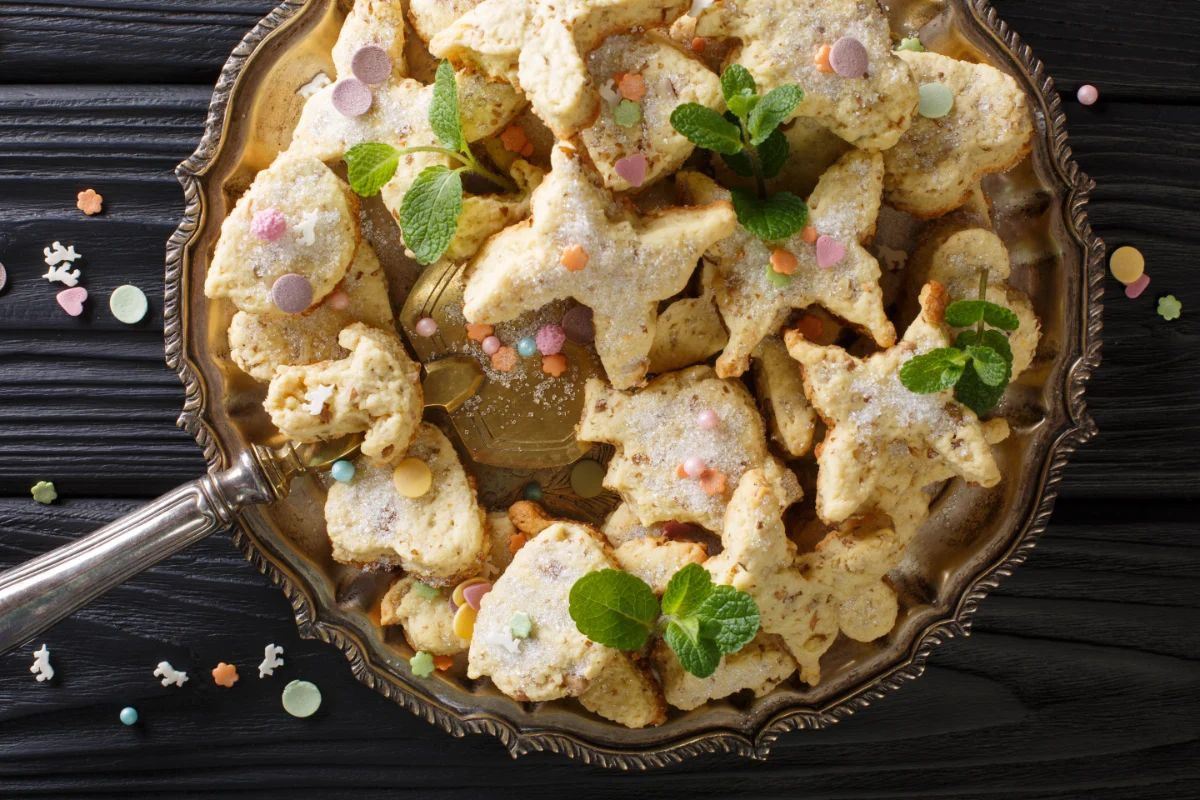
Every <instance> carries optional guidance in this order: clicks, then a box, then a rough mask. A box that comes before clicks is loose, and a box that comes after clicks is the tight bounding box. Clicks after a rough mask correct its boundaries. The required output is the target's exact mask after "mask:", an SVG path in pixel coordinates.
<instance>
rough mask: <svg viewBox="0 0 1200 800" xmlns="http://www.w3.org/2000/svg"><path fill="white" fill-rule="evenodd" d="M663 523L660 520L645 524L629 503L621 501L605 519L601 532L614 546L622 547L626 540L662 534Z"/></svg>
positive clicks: (630, 540)
mask: <svg viewBox="0 0 1200 800" xmlns="http://www.w3.org/2000/svg"><path fill="white" fill-rule="evenodd" d="M662 528H663V524H662V523H660V522H656V523H653V524H651V525H643V524H642V521H641V520H640V519H638V516H637V512H635V511H634V510H633V508H632V507H631V506H630V505H629V504H628V503H621V505H619V506H617V507H616V508H615V509H613V512H612V513H611V514H609V515H608V518H607V519H606V520H604V524H603V525H602V526H601V527H600V532H601V533H603V534H604V538H605V539H608V543H609V544H610V545H612V546H613V547H617V548H619V547H621V546H622V545H624V544H625V543H626V542H632V541H636V540H638V539H643V538H645V537H647V536H660V535H662Z"/></svg>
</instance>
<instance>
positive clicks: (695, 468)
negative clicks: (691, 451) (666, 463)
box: [683, 456, 705, 478]
mask: <svg viewBox="0 0 1200 800" xmlns="http://www.w3.org/2000/svg"><path fill="white" fill-rule="evenodd" d="M704 469H705V467H704V459H702V458H700V457H699V456H688V457H687V459H686V460H685V461H684V462H683V471H684V472H686V473H687V474H688V477H689V478H699V477H700V476H701V475H703V474H704Z"/></svg>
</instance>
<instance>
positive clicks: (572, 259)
mask: <svg viewBox="0 0 1200 800" xmlns="http://www.w3.org/2000/svg"><path fill="white" fill-rule="evenodd" d="M587 262H588V252H587V250H584V249H583V245H578V244H573V245H571V246H570V247H564V248H563V249H562V254H561V255H559V257H558V263H560V264H562V265H563V266H564V267H566V268H567V271H568V272H579V271H580V270H581V269H583V268H584V267H586V266H587Z"/></svg>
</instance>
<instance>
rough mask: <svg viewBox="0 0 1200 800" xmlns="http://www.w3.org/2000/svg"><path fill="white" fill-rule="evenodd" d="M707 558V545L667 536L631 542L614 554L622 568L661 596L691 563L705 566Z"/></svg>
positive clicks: (632, 540) (648, 537)
mask: <svg viewBox="0 0 1200 800" xmlns="http://www.w3.org/2000/svg"><path fill="white" fill-rule="evenodd" d="M707 557H708V551H707V550H706V549H705V547H704V545H702V544H698V543H696V542H682V541H674V540H672V539H668V538H667V537H665V536H644V537H642V538H641V539H631V540H630V541H628V542H625V544H623V545H621V546H620V547H618V548H617V549H616V550H614V551H613V558H615V559H616V560H617V564H618V565H619V566H620V567H621V569H623V570H625V571H626V572H631V573H633V574H634V575H636V576H638V577H639V578H641V579H642V580H643V581H645V582H646V584H647V585H649V587H650V588H651V589H653V590H654V593H655V594H658V595H661V594H662V593H663V592H665V591H666V590H667V583H668V582H669V581H670V580H671V576H672V575H674V574H675V573H676V572H678V571H679V570H681V569H683V568H684V567H686V566H687V565H688V564H702V563H704V559H706V558H707Z"/></svg>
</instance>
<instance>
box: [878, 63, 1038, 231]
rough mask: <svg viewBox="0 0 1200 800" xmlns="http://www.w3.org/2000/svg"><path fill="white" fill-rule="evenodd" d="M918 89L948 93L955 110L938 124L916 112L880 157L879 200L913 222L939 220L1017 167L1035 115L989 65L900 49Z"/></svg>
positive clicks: (1017, 90) (1017, 88) (1025, 151)
mask: <svg viewBox="0 0 1200 800" xmlns="http://www.w3.org/2000/svg"><path fill="white" fill-rule="evenodd" d="M897 55H898V56H899V57H900V58H902V59H904V61H905V62H907V63H908V65H909V67H910V68H911V69H912V73H913V77H915V78H916V81H917V83H918V84H934V83H938V84H941V85H943V86H945V87H947V88H948V89H949V90H950V93H951V94H952V95H953V96H954V105H953V106H952V107H951V110H950V113H948V114H946V115H945V116H943V117H939V118H937V119H930V118H928V117H923V116H920V115H917V117H916V118H915V119H914V120H913V123H912V126H911V127H910V128H909V129H908V131H907V132H906V133H905V134H904V136H902V137H901V138H900V141H899V142H897V143H896V146H895V147H893V148H891V149H890V150H887V151H885V152H884V154H883V163H884V168H885V172H884V179H883V185H884V198H885V199H886V201H887V203H888V204H889V205H891V206H893V207H895V208H898V209H900V210H902V211H907V212H908V213H910V214H912V215H913V216H915V217H920V218H922V219H931V218H933V217H940V216H942V215H943V214H946V213H947V212H949V211H952V210H954V209H955V208H958V207H959V206H960V205H962V204H963V203H964V202H966V201H967V200H968V199H969V197H970V195H971V189H972V187H973V186H974V185H975V184H976V183H978V181H979V179H980V178H982V177H983V176H984V175H988V174H990V173H993V172H1004V171H1005V170H1008V169H1010V168H1011V167H1013V166H1015V165H1016V164H1018V163H1019V162H1020V161H1021V160H1022V159H1023V158H1025V156H1026V154H1028V153H1029V150H1030V148H1031V146H1032V144H1031V142H1032V139H1033V118H1032V116H1031V114H1030V111H1029V103H1028V101H1027V100H1026V98H1025V93H1024V92H1023V91H1022V90H1021V87H1020V86H1019V85H1018V84H1017V82H1016V81H1015V80H1013V79H1012V78H1011V77H1009V76H1008V75H1005V74H1004V73H1003V72H1001V71H1000V70H998V69H996V68H995V67H991V66H988V65H987V64H971V63H968V62H966V61H958V60H956V59H953V58H949V57H947V56H943V55H938V54H937V53H914V52H911V51H908V50H900V51H898V52H897Z"/></svg>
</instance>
